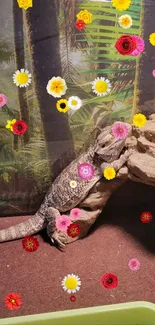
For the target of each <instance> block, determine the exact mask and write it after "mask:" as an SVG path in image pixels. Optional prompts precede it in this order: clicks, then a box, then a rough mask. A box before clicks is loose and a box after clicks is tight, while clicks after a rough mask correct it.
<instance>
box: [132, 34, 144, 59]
mask: <svg viewBox="0 0 155 325" xmlns="http://www.w3.org/2000/svg"><path fill="white" fill-rule="evenodd" d="M133 37H134V38H135V40H136V44H137V48H136V49H135V50H134V51H133V52H132V53H131V55H134V56H137V55H139V54H140V53H142V52H143V51H144V49H145V43H144V41H143V39H142V38H141V37H139V36H133Z"/></svg>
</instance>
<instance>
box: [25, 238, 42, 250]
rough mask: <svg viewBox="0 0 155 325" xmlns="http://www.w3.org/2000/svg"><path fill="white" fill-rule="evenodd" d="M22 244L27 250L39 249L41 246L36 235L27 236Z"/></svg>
mask: <svg viewBox="0 0 155 325" xmlns="http://www.w3.org/2000/svg"><path fill="white" fill-rule="evenodd" d="M22 245H23V248H24V249H25V250H26V251H27V252H34V251H36V250H37V249H38V247H39V242H38V240H37V238H36V237H33V236H26V237H25V238H24V239H23V240H22Z"/></svg>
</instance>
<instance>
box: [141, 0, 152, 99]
mask: <svg viewBox="0 0 155 325" xmlns="http://www.w3.org/2000/svg"><path fill="white" fill-rule="evenodd" d="M143 6H144V8H143V13H144V19H143V30H144V33H143V39H144V41H145V51H144V52H143V53H142V58H141V61H140V67H139V70H140V75H139V91H140V94H139V105H143V104H144V102H146V101H148V100H153V99H154V98H155V78H153V76H152V71H153V70H154V69H155V64H154V58H155V49H154V46H152V45H151V44H150V42H149V35H150V34H151V33H153V32H154V15H153V14H152V13H153V12H154V11H155V3H154V0H149V1H147V0H143Z"/></svg>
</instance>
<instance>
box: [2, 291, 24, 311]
mask: <svg viewBox="0 0 155 325" xmlns="http://www.w3.org/2000/svg"><path fill="white" fill-rule="evenodd" d="M4 302H5V306H6V307H7V308H8V309H10V310H17V309H19V308H20V306H21V305H22V298H21V296H20V295H19V294H18V293H14V292H10V293H9V294H8V295H7V296H6V297H5V301H4Z"/></svg>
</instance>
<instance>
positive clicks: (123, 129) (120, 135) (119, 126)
mask: <svg viewBox="0 0 155 325" xmlns="http://www.w3.org/2000/svg"><path fill="white" fill-rule="evenodd" d="M128 132H129V131H128V128H127V126H126V125H125V124H124V123H119V122H116V123H115V124H114V126H113V128H112V135H113V136H114V137H115V138H116V139H118V140H120V139H124V138H126V137H127V136H128Z"/></svg>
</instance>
